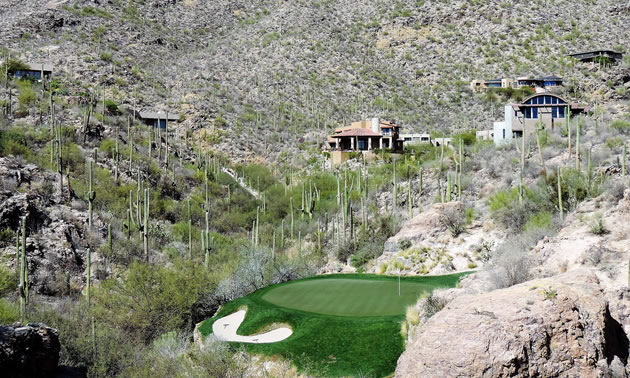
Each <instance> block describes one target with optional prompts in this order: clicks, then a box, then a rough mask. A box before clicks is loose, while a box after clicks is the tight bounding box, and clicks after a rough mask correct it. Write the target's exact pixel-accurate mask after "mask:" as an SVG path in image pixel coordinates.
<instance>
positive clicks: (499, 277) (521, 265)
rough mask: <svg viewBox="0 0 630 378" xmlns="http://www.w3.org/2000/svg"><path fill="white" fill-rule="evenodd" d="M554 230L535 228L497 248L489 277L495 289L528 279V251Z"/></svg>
mask: <svg viewBox="0 0 630 378" xmlns="http://www.w3.org/2000/svg"><path fill="white" fill-rule="evenodd" d="M554 231H555V230H554V229H551V230H549V229H543V228H536V229H530V230H528V231H526V232H523V233H522V234H520V235H518V236H515V237H512V238H509V239H508V240H506V241H505V242H503V244H501V245H499V247H497V249H496V251H495V253H494V255H493V256H492V259H491V261H490V269H491V270H490V277H491V280H492V283H493V285H494V287H495V288H496V289H502V288H506V287H510V286H513V285H517V284H519V283H522V282H525V281H527V280H529V279H530V277H531V276H530V268H531V259H530V256H529V251H530V250H531V249H532V248H533V247H534V246H535V245H536V243H537V242H538V240H540V239H541V238H542V237H543V236H546V235H551V234H552V233H553V232H554Z"/></svg>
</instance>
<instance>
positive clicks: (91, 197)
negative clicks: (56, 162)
mask: <svg viewBox="0 0 630 378" xmlns="http://www.w3.org/2000/svg"><path fill="white" fill-rule="evenodd" d="M92 163H93V162H92V160H90V164H89V165H88V180H89V184H88V185H89V186H88V191H87V193H85V200H86V201H88V227H90V228H92V212H93V210H94V199H95V198H96V192H95V191H94V190H92V182H93V180H92V177H93V176H92Z"/></svg>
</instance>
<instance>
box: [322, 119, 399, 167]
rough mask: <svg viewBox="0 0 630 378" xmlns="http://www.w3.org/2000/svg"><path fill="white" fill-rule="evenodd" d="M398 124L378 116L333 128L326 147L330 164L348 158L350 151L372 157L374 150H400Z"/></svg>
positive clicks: (339, 162) (335, 163)
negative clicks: (329, 153) (328, 151)
mask: <svg viewBox="0 0 630 378" xmlns="http://www.w3.org/2000/svg"><path fill="white" fill-rule="evenodd" d="M400 128H401V127H400V126H399V125H396V124H395V123H393V122H388V121H382V120H380V119H378V118H372V119H370V120H363V121H357V122H352V123H351V124H350V125H348V126H342V127H338V128H336V129H335V133H334V134H333V135H330V136H329V137H328V143H327V149H328V150H330V151H331V158H332V165H333V166H334V165H339V164H341V163H343V162H345V161H346V160H348V159H349V156H350V153H351V152H359V153H361V154H363V156H364V157H367V158H372V157H373V152H372V151H374V150H377V149H391V150H392V151H394V152H399V151H402V149H403V141H402V139H400Z"/></svg>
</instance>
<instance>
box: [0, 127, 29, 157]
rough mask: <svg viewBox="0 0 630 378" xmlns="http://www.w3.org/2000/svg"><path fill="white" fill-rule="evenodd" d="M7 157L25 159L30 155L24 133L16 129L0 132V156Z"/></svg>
mask: <svg viewBox="0 0 630 378" xmlns="http://www.w3.org/2000/svg"><path fill="white" fill-rule="evenodd" d="M8 155H13V156H22V157H26V158H28V157H29V156H30V155H31V150H30V148H29V147H28V145H27V138H26V136H25V135H24V131H22V130H20V129H17V128H13V129H9V130H0V156H8Z"/></svg>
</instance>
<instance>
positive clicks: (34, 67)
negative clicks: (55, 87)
mask: <svg viewBox="0 0 630 378" xmlns="http://www.w3.org/2000/svg"><path fill="white" fill-rule="evenodd" d="M26 66H28V69H24V70H18V71H15V72H14V73H13V77H16V78H29V77H30V78H32V79H35V80H37V81H41V80H42V78H46V79H50V77H51V76H52V71H53V66H52V64H46V63H26Z"/></svg>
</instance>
